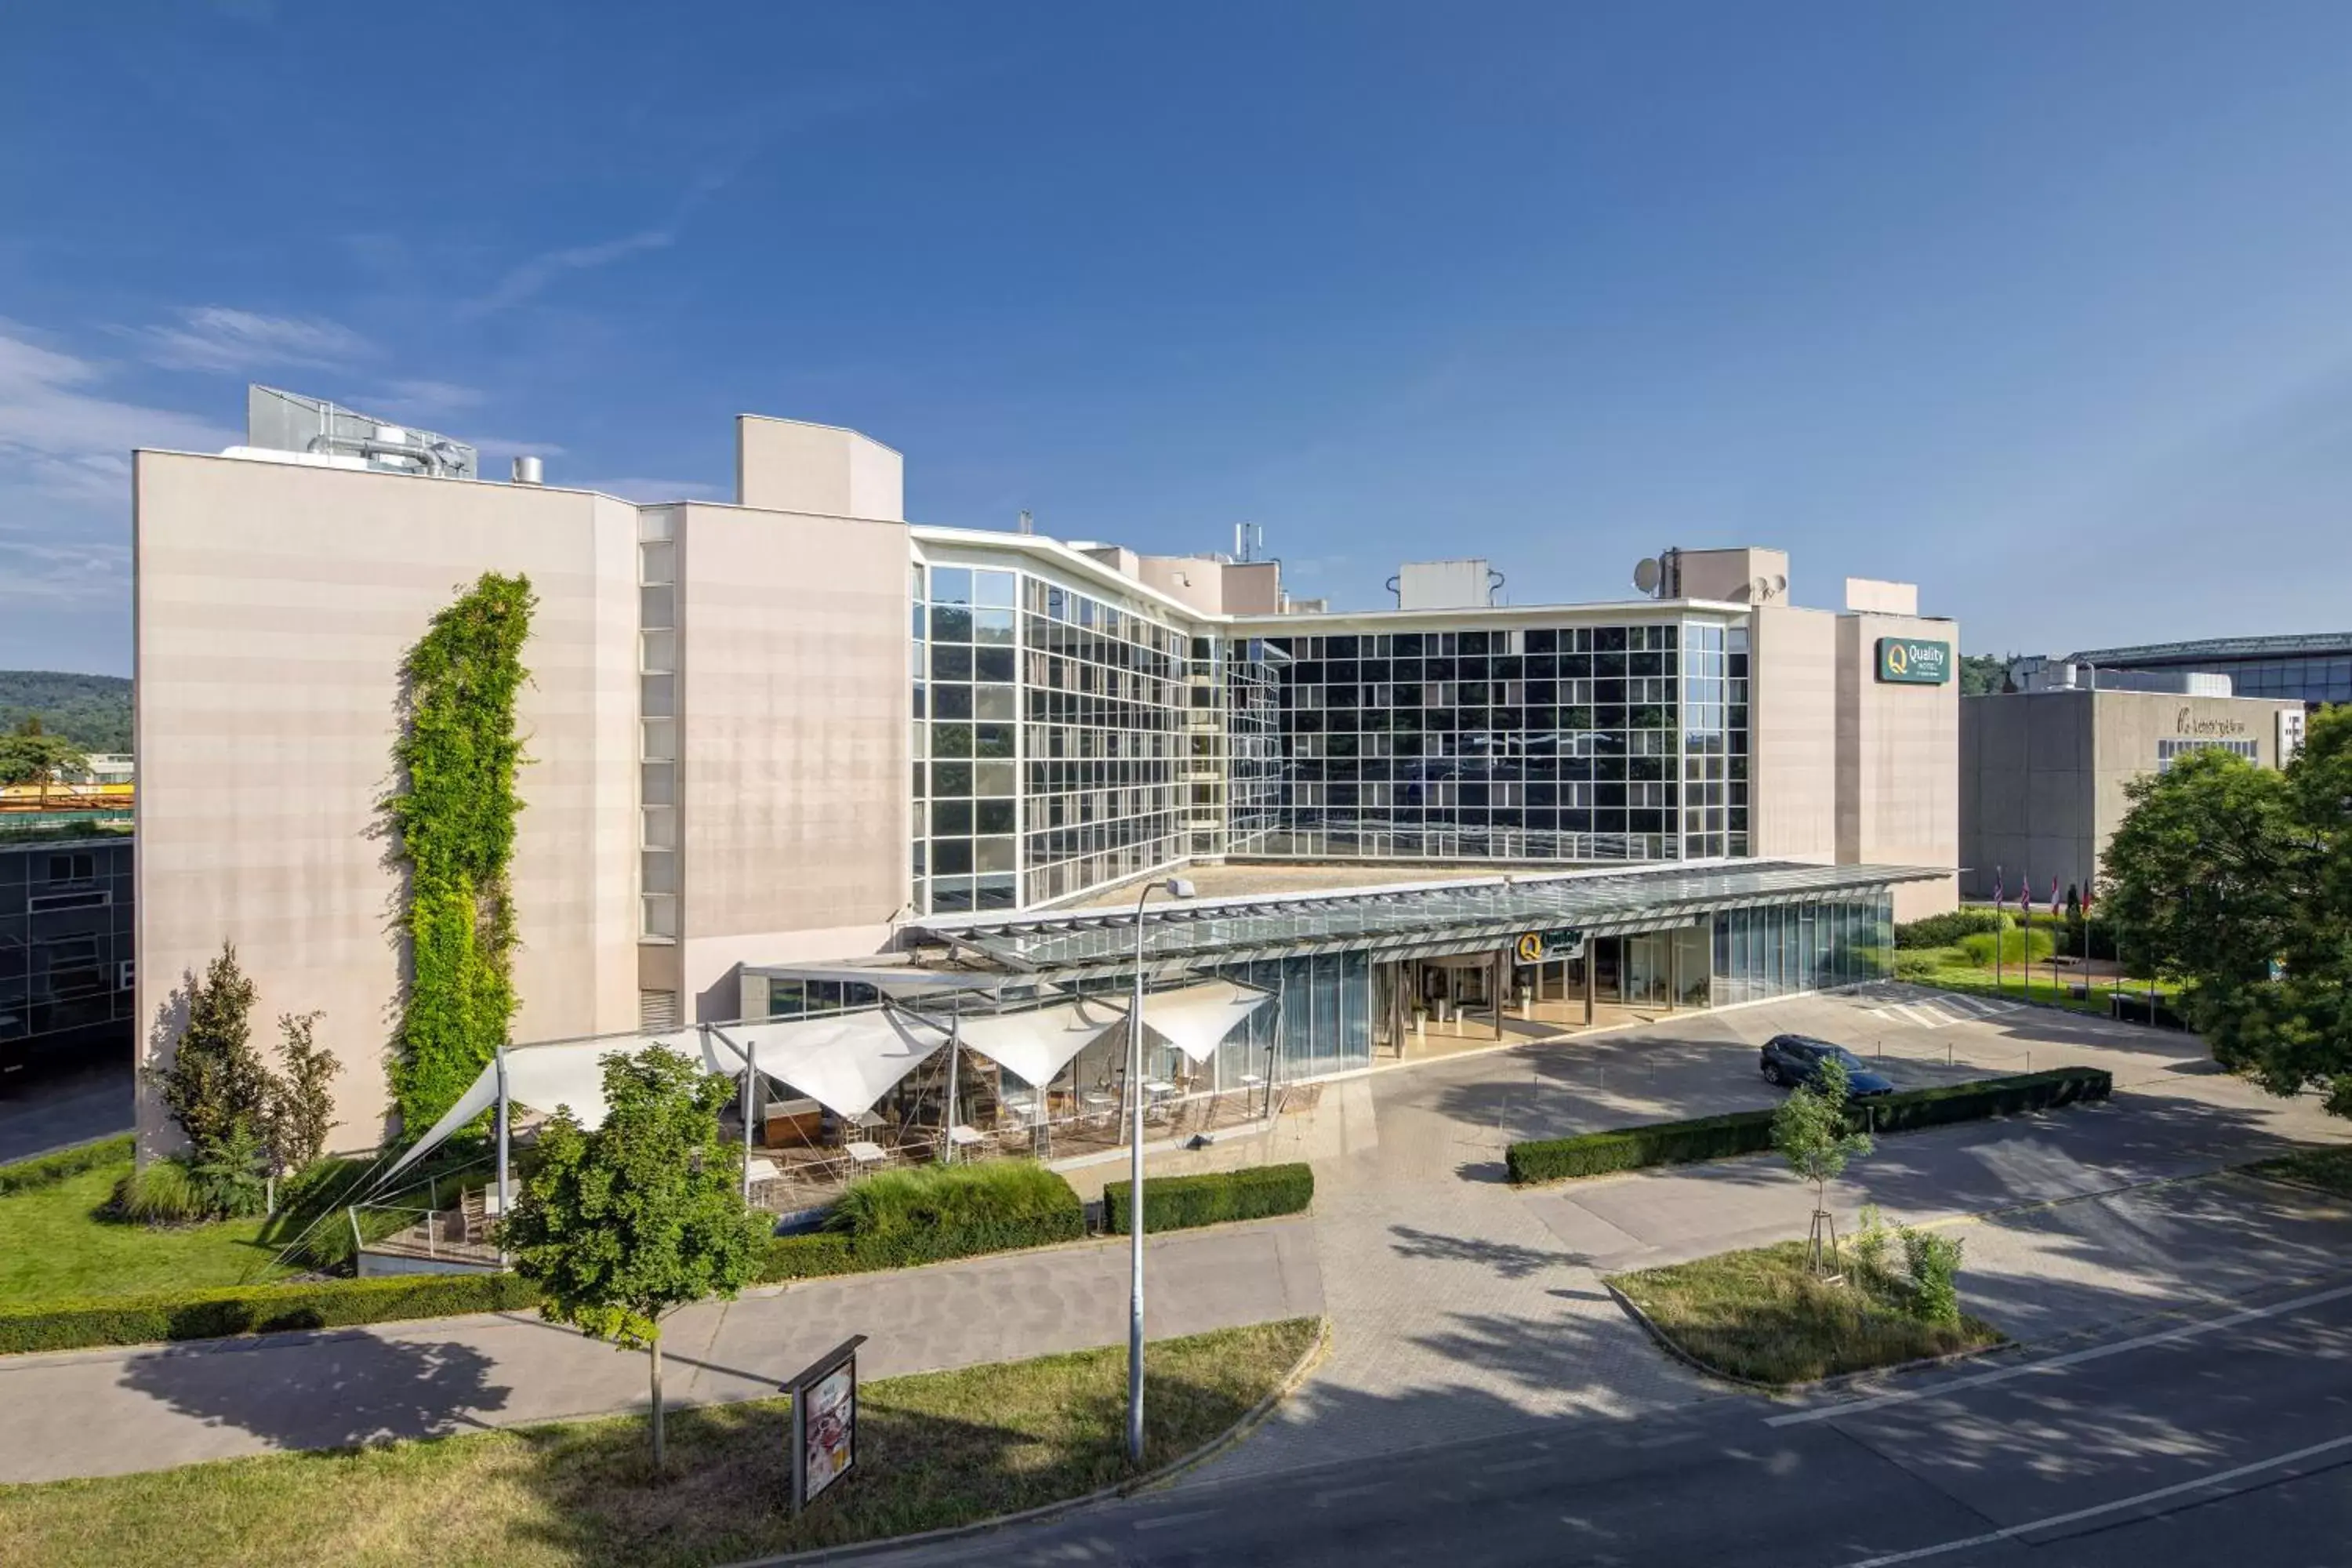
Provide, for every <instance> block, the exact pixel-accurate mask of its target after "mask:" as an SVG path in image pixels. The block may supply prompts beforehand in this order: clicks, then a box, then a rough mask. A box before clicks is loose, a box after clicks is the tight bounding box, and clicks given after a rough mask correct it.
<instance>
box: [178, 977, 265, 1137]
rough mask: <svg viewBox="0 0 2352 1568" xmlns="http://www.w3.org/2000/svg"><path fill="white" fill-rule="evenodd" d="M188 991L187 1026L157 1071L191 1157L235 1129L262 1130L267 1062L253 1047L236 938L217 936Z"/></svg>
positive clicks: (248, 990)
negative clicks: (216, 947)
mask: <svg viewBox="0 0 2352 1568" xmlns="http://www.w3.org/2000/svg"><path fill="white" fill-rule="evenodd" d="M187 990H188V1021H187V1025H186V1027H184V1029H183V1030H182V1031H181V1033H180V1043H179V1046H178V1048H177V1049H175V1050H174V1051H173V1053H172V1063H171V1065H170V1066H169V1067H167V1068H163V1070H162V1072H161V1073H159V1074H157V1075H156V1076H157V1079H159V1088H160V1089H161V1090H162V1093H163V1107H164V1109H165V1110H169V1111H170V1112H171V1113H172V1120H173V1121H176V1122H178V1123H179V1124H180V1131H183V1132H184V1133H186V1134H187V1137H188V1143H189V1146H190V1149H191V1152H192V1155H193V1157H194V1158H195V1159H210V1158H212V1157H214V1156H215V1155H216V1154H218V1153H219V1152H220V1151H221V1150H223V1149H224V1148H226V1147H227V1146H228V1145H229V1144H230V1143H231V1142H234V1141H235V1140H236V1137H237V1135H238V1133H239V1131H240V1130H242V1131H243V1132H244V1133H245V1134H246V1135H247V1136H249V1137H252V1138H254V1139H256V1140H258V1138H259V1137H260V1134H261V1131H262V1128H263V1125H264V1123H265V1121H267V1119H268V1107H269V1089H270V1079H269V1069H268V1068H267V1067H265V1066H263V1065H262V1061H261V1055H260V1053H259V1052H257V1051H256V1050H255V1049H254V1048H253V1038H252V1024H251V1018H252V1013H253V982H252V981H250V980H248V979H247V978H246V976H245V972H244V971H243V970H241V969H239V968H238V967H237V963H236V947H235V946H234V945H232V944H231V943H228V942H223V943H221V950H220V956H219V957H217V958H215V959H214V960H213V961H212V962H211V963H209V964H207V965H205V973H204V974H203V976H202V977H201V978H199V977H198V976H195V975H193V974H192V975H190V976H188V980H187Z"/></svg>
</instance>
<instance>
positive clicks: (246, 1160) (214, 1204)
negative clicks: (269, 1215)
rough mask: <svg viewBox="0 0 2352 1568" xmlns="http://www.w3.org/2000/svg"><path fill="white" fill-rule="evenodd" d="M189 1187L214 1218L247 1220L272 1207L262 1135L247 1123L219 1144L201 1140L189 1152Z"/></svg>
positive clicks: (241, 1124)
mask: <svg viewBox="0 0 2352 1568" xmlns="http://www.w3.org/2000/svg"><path fill="white" fill-rule="evenodd" d="M184 1158H185V1161H186V1164H187V1169H188V1186H189V1188H190V1190H191V1191H193V1192H194V1194H195V1197H196V1201H197V1202H198V1203H199V1204H200V1205H202V1206H203V1208H204V1211H205V1215H207V1216H208V1217H210V1218H213V1219H244V1218H247V1217H249V1216H250V1215H257V1214H259V1213H261V1212H262V1211H263V1210H264V1209H265V1208H267V1207H268V1202H269V1188H268V1184H267V1183H266V1182H265V1181H264V1180H263V1178H262V1164H263V1154H262V1142H261V1134H260V1133H259V1132H258V1131H256V1130H255V1129H254V1128H253V1127H252V1126H250V1125H249V1124H247V1123H246V1122H242V1121H240V1122H238V1123H237V1124H236V1126H234V1127H232V1128H230V1129H229V1132H228V1136H227V1137H226V1138H223V1139H221V1140H220V1141H219V1142H215V1143H200V1144H198V1145H196V1146H195V1147H194V1149H191V1150H190V1151H188V1152H187V1154H186V1155H185V1157H184Z"/></svg>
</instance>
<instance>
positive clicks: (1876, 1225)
mask: <svg viewBox="0 0 2352 1568" xmlns="http://www.w3.org/2000/svg"><path fill="white" fill-rule="evenodd" d="M1894 1239H1895V1233H1894V1232H1893V1231H1891V1230H1889V1229H1887V1228H1886V1222H1885V1219H1884V1218H1882V1217H1881V1216H1880V1215H1879V1212H1878V1205H1876V1204H1864V1205H1862V1214H1861V1216H1860V1218H1859V1219H1858V1220H1857V1222H1856V1224H1855V1226H1854V1232H1853V1266H1854V1267H1855V1268H1857V1269H1859V1270H1861V1271H1862V1272H1863V1273H1864V1274H1866V1275H1868V1276H1869V1277H1870V1278H1871V1279H1885V1277H1886V1248H1887V1246H1888V1244H1890V1243H1891V1242H1893V1240H1894Z"/></svg>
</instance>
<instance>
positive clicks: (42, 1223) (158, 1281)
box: [0, 1156, 282, 1307]
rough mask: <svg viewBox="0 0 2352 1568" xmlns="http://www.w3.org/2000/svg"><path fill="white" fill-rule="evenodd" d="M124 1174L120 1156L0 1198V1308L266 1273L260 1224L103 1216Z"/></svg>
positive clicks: (267, 1254)
mask: <svg viewBox="0 0 2352 1568" xmlns="http://www.w3.org/2000/svg"><path fill="white" fill-rule="evenodd" d="M130 1173H131V1161H130V1159H129V1158H128V1156H126V1157H124V1158H123V1159H122V1160H121V1161H120V1162H117V1163H108V1164H104V1165H100V1166H99V1167H97V1168H96V1169H94V1170H89V1171H84V1172H82V1173H79V1174H78V1175H71V1176H68V1177H66V1178H64V1179H63V1180H62V1181H58V1182H53V1183H51V1184H47V1185H46V1186H37V1187H33V1188H30V1189H29V1190H26V1191H21V1192H13V1193H8V1194H5V1195H0V1238H5V1240H0V1306H8V1307H23V1306H32V1305H36V1304H37V1303H40V1302H44V1301H55V1300H63V1299H65V1298H68V1297H74V1296H119V1295H122V1294H125V1293H126V1292H130V1291H134V1290H168V1289H177V1288H180V1287H194V1286H206V1285H243V1284H248V1283H251V1282H253V1281H255V1280H259V1279H268V1278H270V1277H271V1275H272V1272H273V1270H272V1269H271V1266H270V1260H271V1258H272V1257H273V1256H274V1253H275V1249H274V1248H270V1247H264V1246H262V1245H261V1243H260V1241H259V1239H258V1238H259V1237H260V1234H261V1227H262V1224H263V1222H262V1221H260V1220H257V1219H250V1220H228V1221H225V1222H223V1223H221V1224H219V1225H207V1226H191V1227H189V1228H187V1229H184V1230H176V1229H154V1228H150V1227H149V1226H141V1225H125V1224H122V1223H120V1222H118V1221H114V1220H110V1219H106V1218H104V1217H102V1211H103V1209H104V1208H105V1205H106V1204H107V1201H108V1200H109V1199H110V1198H111V1197H112V1196H113V1195H114V1184H115V1183H116V1182H117V1181H118V1180H120V1179H121V1177H123V1176H126V1175H129V1174H130ZM280 1272H282V1271H280Z"/></svg>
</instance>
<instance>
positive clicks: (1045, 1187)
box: [826, 1160, 1087, 1268]
mask: <svg viewBox="0 0 2352 1568" xmlns="http://www.w3.org/2000/svg"><path fill="white" fill-rule="evenodd" d="M826 1226H827V1228H828V1229H830V1230H833V1231H836V1232H845V1233H846V1234H847V1235H848V1237H849V1247H850V1253H851V1256H852V1257H854V1258H856V1261H857V1266H858V1267H859V1268H904V1267H906V1266H908V1265H909V1264H915V1263H937V1262H940V1261H942V1260H944V1259H947V1258H969V1257H971V1256H972V1255H973V1254H974V1253H981V1252H1005V1251H1010V1250H1011V1249H1013V1248H1014V1247H1043V1246H1045V1245H1047V1244H1049V1243H1052V1242H1057V1241H1076V1240H1077V1239H1079V1238H1080V1237H1084V1236H1085V1235H1086V1233H1087V1222H1086V1210H1085V1207H1084V1205H1081V1204H1080V1203H1079V1202H1078V1194H1076V1192H1074V1191H1072V1190H1071V1187H1070V1184H1069V1183H1067V1182H1066V1181H1064V1180H1063V1179H1062V1178H1061V1177H1060V1176H1058V1175H1056V1174H1055V1173H1053V1172H1051V1171H1048V1170H1047V1169H1045V1166H1043V1165H1040V1164H1037V1163H1034V1162H1033V1161H1028V1160H988V1161H983V1162H982V1163H978V1164H971V1165H923V1166H918V1167H916V1168H914V1169H912V1170H905V1171H884V1172H881V1173H878V1174H876V1175H871V1176H867V1177H866V1178H865V1179H863V1180H861V1181H856V1182H852V1183H851V1184H849V1187H848V1188H847V1190H846V1191H845V1192H844V1193H843V1194H841V1197H840V1200H839V1201H838V1202H836V1203H835V1205H834V1207H833V1213H832V1215H830V1216H829V1217H828V1219H827V1221H826Z"/></svg>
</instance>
